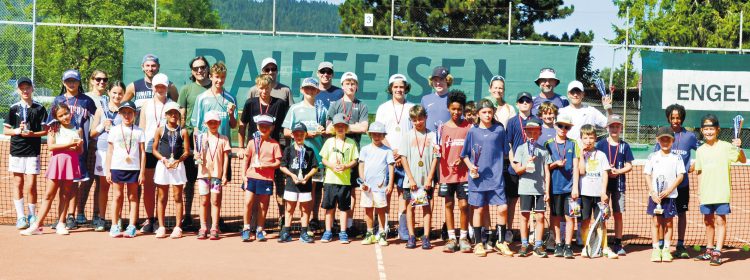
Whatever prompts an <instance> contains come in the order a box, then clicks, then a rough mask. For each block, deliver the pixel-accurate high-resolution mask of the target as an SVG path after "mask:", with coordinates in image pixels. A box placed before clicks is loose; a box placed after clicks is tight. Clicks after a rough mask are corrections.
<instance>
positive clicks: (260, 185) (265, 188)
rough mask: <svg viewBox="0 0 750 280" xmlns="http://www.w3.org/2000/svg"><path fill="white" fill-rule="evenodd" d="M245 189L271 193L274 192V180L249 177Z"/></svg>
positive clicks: (263, 193)
mask: <svg viewBox="0 0 750 280" xmlns="http://www.w3.org/2000/svg"><path fill="white" fill-rule="evenodd" d="M245 190H246V191H249V192H251V193H254V194H257V195H271V194H273V181H266V180H258V179H253V178H247V184H245Z"/></svg>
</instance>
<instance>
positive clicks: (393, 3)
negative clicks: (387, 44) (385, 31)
mask: <svg viewBox="0 0 750 280" xmlns="http://www.w3.org/2000/svg"><path fill="white" fill-rule="evenodd" d="M395 11H396V0H391V40H393V22H394V19H395V18H396V15H394V13H395Z"/></svg>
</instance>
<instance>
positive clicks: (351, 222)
mask: <svg viewBox="0 0 750 280" xmlns="http://www.w3.org/2000/svg"><path fill="white" fill-rule="evenodd" d="M353 225H354V218H347V219H346V227H347V228H350V227H352V226H353Z"/></svg>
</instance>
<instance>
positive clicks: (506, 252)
mask: <svg viewBox="0 0 750 280" xmlns="http://www.w3.org/2000/svg"><path fill="white" fill-rule="evenodd" d="M495 248H496V249H497V252H498V253H499V254H501V255H503V256H508V257H512V256H513V251H511V250H510V247H509V246H508V242H498V243H497V244H495Z"/></svg>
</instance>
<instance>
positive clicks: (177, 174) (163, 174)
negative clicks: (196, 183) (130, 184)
mask: <svg viewBox="0 0 750 280" xmlns="http://www.w3.org/2000/svg"><path fill="white" fill-rule="evenodd" d="M147 180H148V178H147ZM186 182H187V176H185V164H184V163H183V162H180V164H179V165H177V168H175V169H167V167H166V166H165V165H164V163H163V162H162V161H158V162H157V163H156V169H154V183H156V184H158V185H184V184H185V183H186Z"/></svg>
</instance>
